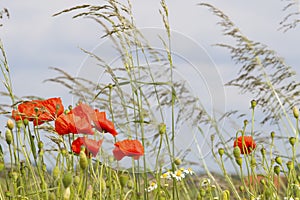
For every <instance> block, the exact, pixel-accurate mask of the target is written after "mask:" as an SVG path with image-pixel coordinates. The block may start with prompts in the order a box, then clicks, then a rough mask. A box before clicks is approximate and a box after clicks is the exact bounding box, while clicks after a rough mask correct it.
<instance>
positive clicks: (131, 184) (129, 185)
mask: <svg viewBox="0 0 300 200" xmlns="http://www.w3.org/2000/svg"><path fill="white" fill-rule="evenodd" d="M133 186H134V184H133V182H132V181H131V180H130V181H128V183H127V187H128V189H132V188H133Z"/></svg>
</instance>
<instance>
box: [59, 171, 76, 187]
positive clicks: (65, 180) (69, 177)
mask: <svg viewBox="0 0 300 200" xmlns="http://www.w3.org/2000/svg"><path fill="white" fill-rule="evenodd" d="M62 181H63V185H64V187H65V188H68V187H69V186H70V185H71V184H72V182H73V175H72V173H71V172H66V173H65V174H64V177H63V179H62Z"/></svg>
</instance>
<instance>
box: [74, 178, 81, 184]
mask: <svg viewBox="0 0 300 200" xmlns="http://www.w3.org/2000/svg"><path fill="white" fill-rule="evenodd" d="M79 183H80V177H79V176H75V177H74V185H76V186H77V185H79Z"/></svg>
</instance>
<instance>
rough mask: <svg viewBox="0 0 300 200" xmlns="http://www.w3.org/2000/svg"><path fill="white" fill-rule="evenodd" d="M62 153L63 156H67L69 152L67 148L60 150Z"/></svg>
mask: <svg viewBox="0 0 300 200" xmlns="http://www.w3.org/2000/svg"><path fill="white" fill-rule="evenodd" d="M60 153H61V155H63V156H66V155H67V153H68V151H67V150H66V149H65V148H62V149H61V150H60Z"/></svg>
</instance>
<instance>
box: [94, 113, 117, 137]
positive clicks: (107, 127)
mask: <svg viewBox="0 0 300 200" xmlns="http://www.w3.org/2000/svg"><path fill="white" fill-rule="evenodd" d="M94 124H95V128H96V129H97V130H99V131H105V132H108V133H110V134H112V135H113V136H116V135H118V132H117V131H116V129H115V126H114V124H113V123H112V122H111V121H109V120H108V119H106V114H105V112H99V111H98V110H97V109H96V110H95V118H94Z"/></svg>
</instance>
